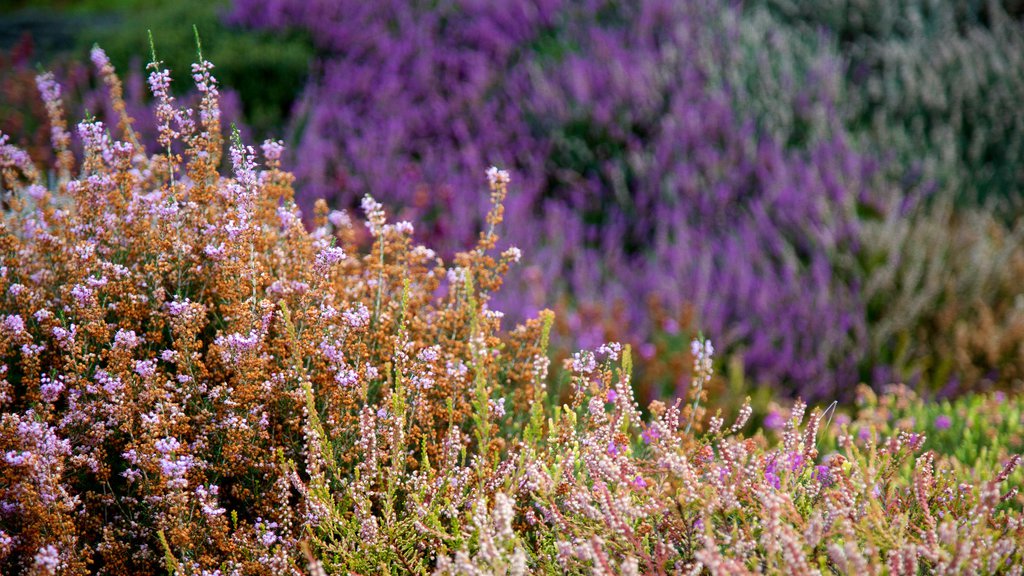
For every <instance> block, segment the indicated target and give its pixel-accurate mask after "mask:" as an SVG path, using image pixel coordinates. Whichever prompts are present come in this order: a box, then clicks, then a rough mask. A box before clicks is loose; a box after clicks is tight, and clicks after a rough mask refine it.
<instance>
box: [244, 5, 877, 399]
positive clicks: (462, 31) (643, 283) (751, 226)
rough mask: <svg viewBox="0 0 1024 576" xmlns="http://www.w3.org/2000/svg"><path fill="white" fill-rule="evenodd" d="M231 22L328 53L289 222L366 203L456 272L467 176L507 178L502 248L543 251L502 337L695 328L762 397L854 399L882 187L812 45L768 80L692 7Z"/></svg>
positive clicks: (713, 18)
mask: <svg viewBox="0 0 1024 576" xmlns="http://www.w3.org/2000/svg"><path fill="white" fill-rule="evenodd" d="M235 6H236V10H235V18H236V19H237V20H238V21H241V22H243V23H247V24H250V25H254V26H260V27H265V28H273V29H284V30H292V29H301V30H305V31H307V32H308V33H309V34H310V36H311V37H312V39H313V42H314V43H315V44H316V45H317V47H318V49H319V50H321V51H322V53H323V54H324V57H323V58H322V59H321V60H320V62H319V65H318V68H319V73H318V74H317V75H316V76H315V77H314V79H313V80H312V81H311V83H310V84H309V86H308V87H307V92H306V94H305V95H304V98H303V100H302V103H301V104H300V108H299V109H298V112H297V114H298V115H297V117H296V119H295V120H294V121H293V127H294V131H295V139H296V140H297V148H296V151H295V163H294V166H295V171H296V176H297V178H298V181H299V182H300V197H299V202H300V204H305V205H306V206H309V205H310V204H311V201H312V199H313V198H318V197H325V198H327V199H328V200H329V201H330V202H332V203H335V204H337V205H339V206H348V205H352V204H354V203H355V201H356V200H357V199H358V198H359V197H360V196H361V195H362V194H363V193H365V192H366V191H368V190H370V189H371V187H372V188H373V189H380V190H383V191H384V192H382V193H381V197H382V199H383V200H384V201H386V203H387V204H388V205H389V206H392V207H394V208H395V209H396V210H397V211H398V213H399V214H400V215H401V217H408V218H413V219H416V220H417V221H420V222H423V225H422V226H420V227H419V228H418V229H419V230H420V232H421V234H422V235H421V238H425V239H430V240H432V241H433V242H434V243H435V245H437V246H440V247H441V249H442V252H450V251H452V250H454V249H457V248H459V247H463V246H466V245H468V243H469V242H471V241H472V238H473V235H474V233H475V232H473V230H474V228H473V227H472V226H466V225H465V223H466V222H479V218H480V217H479V214H482V213H483V212H484V211H485V207H484V206H483V205H482V202H481V200H480V199H479V197H478V196H477V195H476V193H475V186H476V183H475V180H474V179H473V178H472V176H471V175H473V174H478V173H480V171H481V170H483V169H484V168H485V167H486V166H487V165H489V164H491V163H497V164H502V165H506V166H508V167H509V169H510V171H511V172H512V173H513V174H514V175H515V176H516V178H517V182H518V183H519V184H518V186H517V189H518V191H519V193H518V194H517V195H516V196H515V197H513V198H511V199H510V200H509V202H508V203H507V206H506V210H507V213H508V218H509V221H511V222H515V223H516V225H515V226H513V227H510V229H509V232H508V234H507V238H508V240H509V242H511V243H513V244H515V245H517V246H519V247H520V248H522V249H523V250H524V251H525V252H526V253H529V254H533V255H534V256H533V257H532V258H531V266H528V267H524V268H523V269H522V270H521V271H515V270H514V271H513V272H512V275H511V276H510V277H509V278H508V282H509V284H510V287H514V288H513V289H512V290H509V291H508V292H507V293H506V294H499V295H497V298H498V300H497V302H499V303H500V306H499V307H501V308H503V309H504V310H506V311H507V312H509V313H510V315H511V318H516V319H522V318H524V317H528V316H529V315H530V314H531V312H532V311H535V310H536V309H539V308H540V307H541V306H542V305H543V304H544V303H545V302H548V301H553V302H555V303H556V304H558V305H559V309H560V310H565V311H566V312H565V322H564V325H563V326H559V327H558V329H557V330H556V333H560V334H572V335H573V336H574V337H575V338H578V339H579V340H578V341H579V342H580V343H581V344H582V345H584V346H596V345H597V344H598V343H600V342H601V341H603V340H604V339H605V338H607V337H616V338H628V339H630V340H633V341H636V342H642V341H644V340H645V339H646V338H647V337H648V335H649V334H650V333H651V332H652V331H658V330H661V329H664V328H666V327H673V326H676V325H681V324H680V319H682V318H684V317H689V318H692V320H693V324H692V325H691V326H689V327H687V326H682V327H683V328H692V329H694V330H696V329H697V328H699V329H702V330H704V331H705V333H707V334H709V335H710V336H711V337H712V338H714V339H715V341H716V342H718V343H719V345H720V346H721V347H722V348H723V350H725V351H728V352H729V353H738V354H742V357H743V359H744V362H745V364H746V369H747V372H748V374H750V376H751V377H752V378H753V379H755V381H758V382H762V383H765V384H766V385H771V386H778V385H780V384H782V383H785V385H786V386H787V387H788V389H789V390H790V391H792V392H798V393H801V394H803V395H805V396H814V397H824V396H830V395H832V394H834V393H836V392H844V393H852V385H853V384H854V383H856V381H857V379H858V375H857V365H858V360H859V358H858V350H859V349H860V348H861V345H862V344H863V342H864V340H865V337H866V336H865V324H864V318H865V310H864V304H863V302H862V300H861V298H860V296H859V286H858V284H859V281H860V279H859V278H858V277H857V275H856V270H855V269H853V268H851V264H852V263H853V261H854V258H853V255H854V254H856V252H857V249H858V244H859V225H858V221H857V218H856V210H857V207H858V205H859V204H861V203H864V202H871V201H874V200H873V199H872V198H871V195H872V194H871V190H872V189H873V188H872V186H871V184H872V180H873V175H874V173H875V172H876V167H875V163H874V161H872V160H871V159H870V158H868V157H866V156H864V155H861V154H859V153H858V152H856V151H855V150H854V149H853V148H852V147H851V146H850V145H849V143H848V142H847V138H846V136H845V134H844V132H843V129H842V126H841V123H840V122H839V119H840V116H839V115H838V114H837V113H836V112H835V111H834V110H833V104H834V103H833V101H832V99H833V98H834V97H835V96H836V84H837V80H838V78H839V76H838V73H839V68H838V63H837V62H836V61H834V60H833V59H832V58H831V57H830V56H827V55H823V56H821V57H818V58H813V53H814V50H815V48H816V44H815V43H814V42H803V43H801V47H802V50H803V52H802V54H803V55H804V56H805V59H804V60H801V61H799V62H797V59H795V58H794V65H793V66H792V67H791V69H786V70H785V71H784V73H779V70H778V69H777V68H776V67H773V66H774V65H773V63H772V62H764V61H763V58H762V57H761V56H760V55H759V53H758V51H757V50H755V47H758V44H759V42H760V41H761V40H762V39H764V38H767V37H769V36H773V35H772V33H771V28H772V26H773V21H772V20H771V19H770V17H769V16H768V15H767V13H765V17H764V18H763V19H761V20H759V21H757V22H753V23H750V22H747V21H743V22H742V23H741V22H740V21H739V18H740V16H741V12H740V11H739V10H737V9H734V8H732V7H728V6H708V5H706V4H703V3H699V2H682V3H680V2H667V1H661V0H648V1H644V2H638V3H623V2H603V1H597V0H595V1H593V2H585V3H571V2H560V1H557V0H553V1H545V2H527V1H521V2H520V1H517V2H506V3H502V5H501V6H493V5H491V4H487V3H483V4H481V3H475V2H451V3H441V4H440V5H435V4H434V3H429V4H420V3H415V2H405V1H397V0H396V1H393V2H378V3H372V4H367V3H364V2H291V1H288V0H245V1H240V2H236V4H235ZM783 40H784V41H786V42H788V41H790V39H783ZM733 69H741V70H748V71H749V76H744V77H737V76H736V75H735V74H731V73H729V72H723V71H729V70H733ZM762 85H768V86H770V88H769V89H766V90H762ZM805 87H806V88H805ZM754 94H756V95H759V96H758V98H761V100H758V99H757V98H753V99H752V98H749V96H750V95H754ZM773 95H779V97H778V98H775V97H774V96H773ZM779 102H781V104H780V103H779ZM549 299H550V300H549ZM652 307H655V308H657V309H659V310H660V311H661V312H662V313H661V314H652Z"/></svg>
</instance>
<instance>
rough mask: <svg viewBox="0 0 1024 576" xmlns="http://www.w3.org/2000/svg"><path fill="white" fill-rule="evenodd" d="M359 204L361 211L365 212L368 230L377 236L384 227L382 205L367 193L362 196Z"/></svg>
mask: <svg viewBox="0 0 1024 576" xmlns="http://www.w3.org/2000/svg"><path fill="white" fill-rule="evenodd" d="M361 206H362V208H363V213H365V214H366V227H367V228H368V229H369V230H370V234H371V235H373V236H379V235H380V233H381V231H382V230H383V229H384V222H385V217H384V207H383V206H382V205H381V203H380V202H377V201H376V200H374V199H373V196H370V195H369V194H367V195H366V196H363V200H362V202H361Z"/></svg>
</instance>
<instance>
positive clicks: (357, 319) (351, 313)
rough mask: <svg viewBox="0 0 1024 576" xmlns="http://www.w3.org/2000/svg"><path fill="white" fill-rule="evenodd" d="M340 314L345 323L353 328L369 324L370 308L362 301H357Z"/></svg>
mask: <svg viewBox="0 0 1024 576" xmlns="http://www.w3.org/2000/svg"><path fill="white" fill-rule="evenodd" d="M341 316H342V319H344V321H345V325H346V326H348V327H349V328H351V329H353V330H359V329H361V328H366V327H367V326H369V325H370V309H369V308H367V307H366V305H365V304H363V303H362V302H359V303H358V304H356V306H355V307H353V308H350V309H348V310H346V311H344V312H342V313H341Z"/></svg>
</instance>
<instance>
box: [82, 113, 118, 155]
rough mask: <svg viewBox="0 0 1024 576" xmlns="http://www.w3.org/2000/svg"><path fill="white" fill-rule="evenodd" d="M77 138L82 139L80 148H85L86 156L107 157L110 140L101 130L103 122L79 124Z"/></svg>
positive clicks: (94, 121)
mask: <svg viewBox="0 0 1024 576" xmlns="http://www.w3.org/2000/svg"><path fill="white" fill-rule="evenodd" d="M78 136H79V138H81V139H82V146H84V147H85V151H86V154H92V155H97V156H100V157H106V156H107V155H108V151H107V149H108V147H109V146H110V138H109V137H107V133H106V131H105V130H104V129H103V122H100V121H99V120H93V121H83V122H79V124H78Z"/></svg>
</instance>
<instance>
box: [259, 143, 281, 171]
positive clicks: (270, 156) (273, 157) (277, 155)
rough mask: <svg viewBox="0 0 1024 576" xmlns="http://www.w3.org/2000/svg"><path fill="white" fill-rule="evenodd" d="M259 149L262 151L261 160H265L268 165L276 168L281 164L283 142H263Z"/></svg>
mask: <svg viewBox="0 0 1024 576" xmlns="http://www.w3.org/2000/svg"><path fill="white" fill-rule="evenodd" d="M260 148H262V149H263V158H265V159H266V161H267V164H268V165H270V166H277V165H278V164H279V163H280V162H281V153H282V152H284V142H282V141H280V140H264V141H263V145H262V146H261V147H260Z"/></svg>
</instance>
